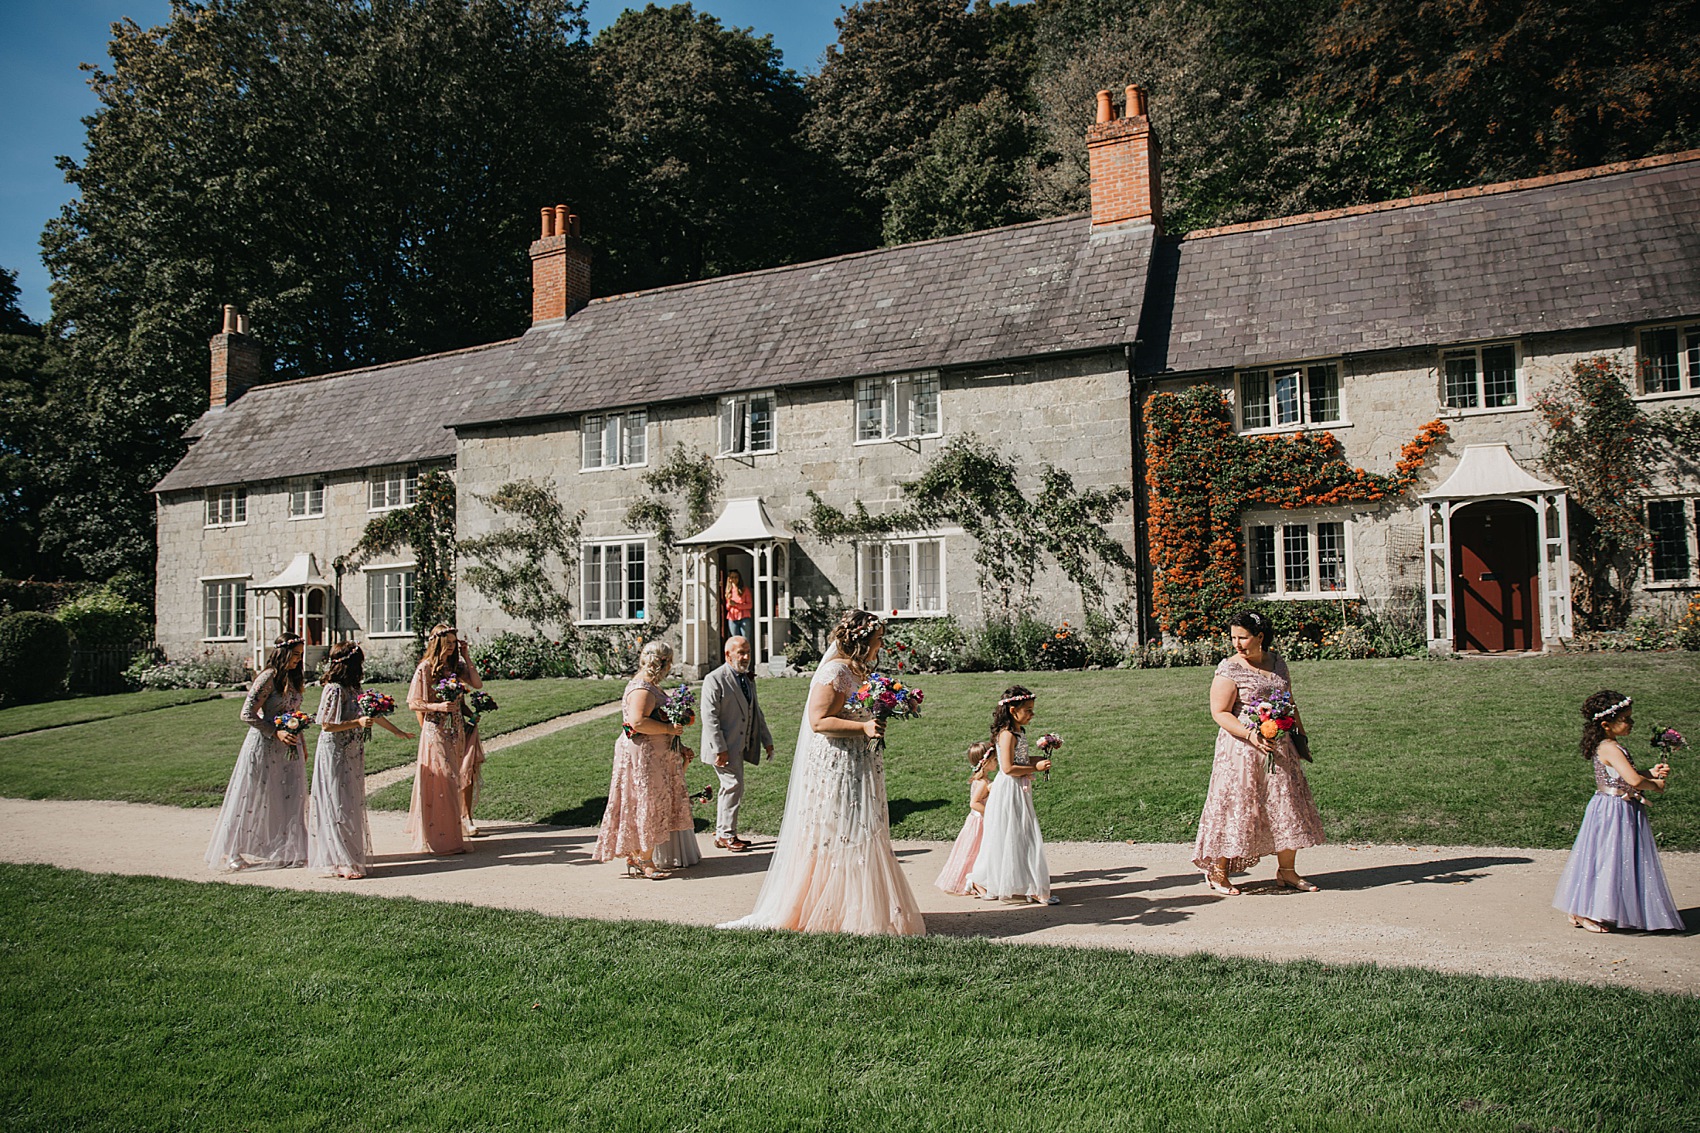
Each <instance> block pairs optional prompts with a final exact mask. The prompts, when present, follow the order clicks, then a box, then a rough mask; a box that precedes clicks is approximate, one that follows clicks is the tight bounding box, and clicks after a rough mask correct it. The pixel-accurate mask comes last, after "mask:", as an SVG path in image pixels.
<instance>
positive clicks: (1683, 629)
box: [1676, 595, 1700, 649]
mask: <svg viewBox="0 0 1700 1133" xmlns="http://www.w3.org/2000/svg"><path fill="white" fill-rule="evenodd" d="M1676 643H1677V644H1678V645H1680V646H1682V647H1683V648H1684V649H1700V595H1695V596H1694V597H1693V598H1690V599H1689V601H1688V612H1687V613H1685V614H1683V615H1682V620H1681V621H1679V622H1678V623H1677V624H1676Z"/></svg>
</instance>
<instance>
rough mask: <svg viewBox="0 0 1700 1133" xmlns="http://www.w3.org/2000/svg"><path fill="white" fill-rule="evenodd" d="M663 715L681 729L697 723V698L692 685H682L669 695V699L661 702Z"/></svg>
mask: <svg viewBox="0 0 1700 1133" xmlns="http://www.w3.org/2000/svg"><path fill="white" fill-rule="evenodd" d="M661 714H662V715H663V716H665V717H667V722H668V723H669V724H676V725H678V726H679V727H681V728H684V727H689V726H690V725H691V724H694V723H696V719H697V697H696V693H694V692H692V691H691V686H690V685H680V686H679V687H678V688H676V689H674V690H673V691H672V692H670V693H668V694H667V699H666V700H664V701H662V702H661Z"/></svg>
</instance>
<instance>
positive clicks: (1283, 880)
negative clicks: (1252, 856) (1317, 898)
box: [1275, 869, 1322, 893]
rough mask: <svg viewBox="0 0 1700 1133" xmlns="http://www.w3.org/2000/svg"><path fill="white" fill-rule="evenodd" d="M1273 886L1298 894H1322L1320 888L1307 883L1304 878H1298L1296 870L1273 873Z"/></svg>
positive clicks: (1279, 870) (1280, 870)
mask: <svg viewBox="0 0 1700 1133" xmlns="http://www.w3.org/2000/svg"><path fill="white" fill-rule="evenodd" d="M1289 879H1290V880H1289ZM1275 884H1276V885H1279V886H1280V887H1281V888H1282V889H1295V890H1297V891H1298V892H1300V893H1320V892H1322V887H1321V886H1319V885H1312V884H1311V883H1310V882H1308V881H1306V880H1305V879H1304V878H1302V877H1300V876H1299V871H1298V870H1296V869H1278V870H1276V871H1275Z"/></svg>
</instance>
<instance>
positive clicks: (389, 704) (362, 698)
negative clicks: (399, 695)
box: [354, 688, 395, 740]
mask: <svg viewBox="0 0 1700 1133" xmlns="http://www.w3.org/2000/svg"><path fill="white" fill-rule="evenodd" d="M354 705H355V707H356V708H358V709H359V710H360V715H362V716H388V715H389V714H390V713H392V712H394V711H395V697H393V696H391V695H390V694H389V693H387V692H379V691H378V690H377V689H375V688H369V689H365V690H363V691H362V692H361V693H360V695H359V696H357V697H355V698H354ZM360 738H361V739H363V740H369V739H371V738H372V729H370V728H361V729H360Z"/></svg>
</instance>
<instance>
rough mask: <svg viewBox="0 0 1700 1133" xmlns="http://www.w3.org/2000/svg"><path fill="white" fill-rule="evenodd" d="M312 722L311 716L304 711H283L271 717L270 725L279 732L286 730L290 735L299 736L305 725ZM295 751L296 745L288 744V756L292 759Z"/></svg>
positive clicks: (305, 728) (304, 729) (305, 727)
mask: <svg viewBox="0 0 1700 1133" xmlns="http://www.w3.org/2000/svg"><path fill="white" fill-rule="evenodd" d="M312 722H313V718H312V717H311V716H309V715H307V714H306V713H305V712H284V713H282V714H280V715H277V716H273V717H272V727H274V728H276V729H277V730H278V731H280V732H288V733H289V734H290V735H292V736H299V735H300V734H301V733H302V732H305V731H306V730H307V725H308V724H311V723H312ZM295 753H296V745H294V744H290V745H289V758H291V759H294V758H295Z"/></svg>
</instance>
